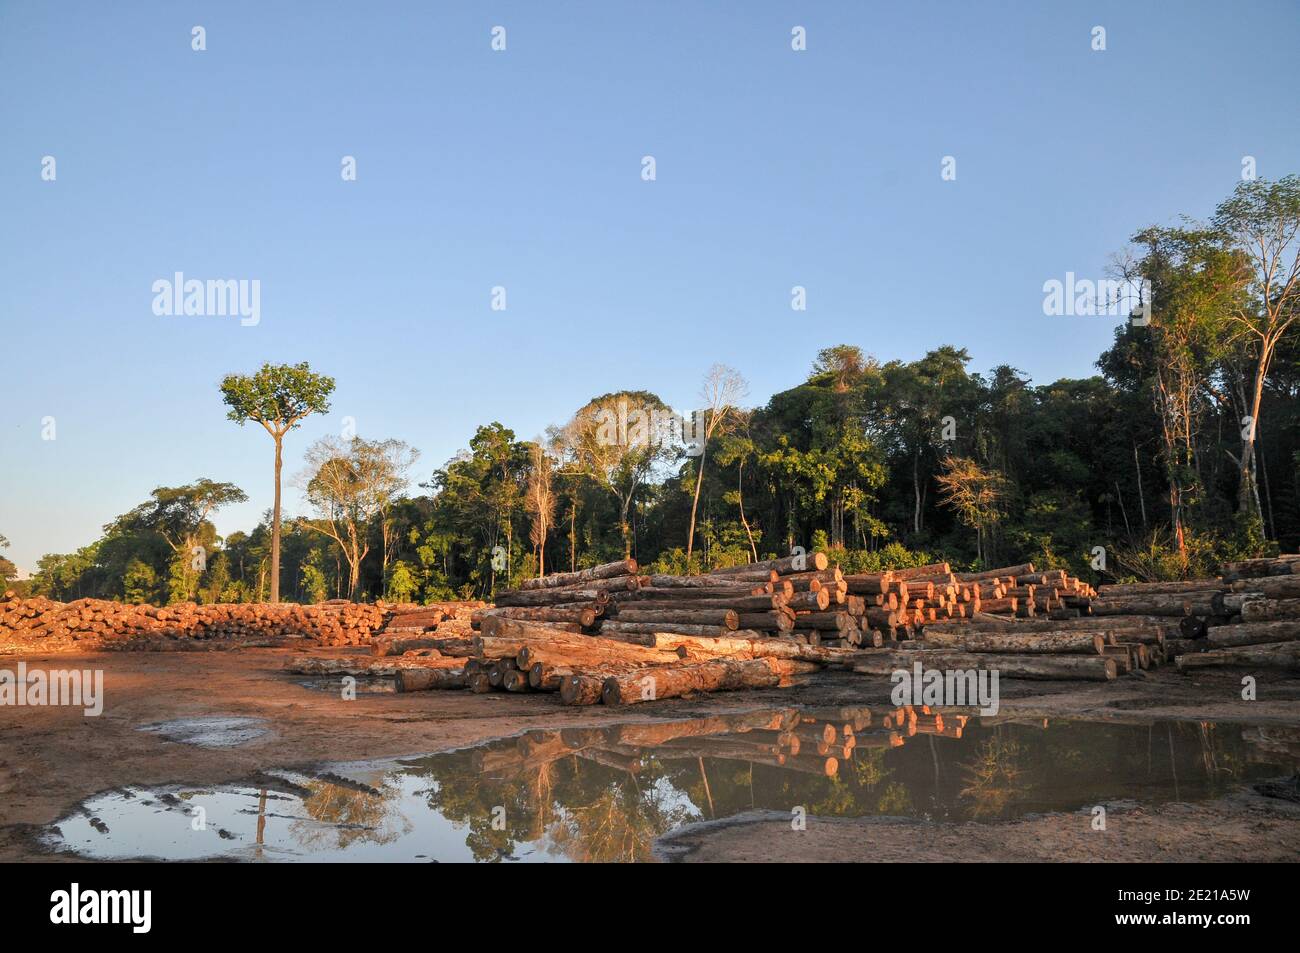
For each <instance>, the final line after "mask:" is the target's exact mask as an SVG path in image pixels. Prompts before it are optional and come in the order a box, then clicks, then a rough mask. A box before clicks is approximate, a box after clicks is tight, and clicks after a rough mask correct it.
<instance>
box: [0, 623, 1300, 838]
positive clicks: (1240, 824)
mask: <svg viewBox="0 0 1300 953" xmlns="http://www.w3.org/2000/svg"><path fill="white" fill-rule="evenodd" d="M340 651H348V650H340ZM290 654H293V653H291V652H289V651H288V650H276V649H248V650H243V651H238V652H202V653H195V652H166V653H145V652H128V653H100V654H94V655H82V656H75V655H57V656H49V657H41V656H29V657H26V658H24V659H22V660H23V661H25V662H26V663H27V666H28V668H29V670H30V669H35V668H47V669H69V668H74V667H75V668H93V669H102V670H103V671H104V691H105V705H104V711H103V714H102V715H100V716H99V717H89V718H88V717H85V716H84V714H83V713H82V711H81V710H80V709H73V708H52V707H46V708H29V707H8V706H0V861H17V860H32V859H40V860H56V859H57V860H73V859H75V858H70V857H67V856H64V855H52V854H49V853H47V852H45V851H44V850H43V849H42V848H41V847H40V846H39V845H38V844H37V842H36V840H35V836H34V835H35V833H36V831H37V830H38V829H39V828H40V827H42V826H44V825H47V824H51V823H53V822H55V821H56V820H57V819H58V818H60V817H61V816H63V815H65V814H67V813H68V812H69V811H71V810H72V809H73V808H75V807H76V806H77V805H78V804H79V803H80V802H82V801H83V800H85V799H86V798H87V797H89V796H91V795H93V794H96V793H99V792H102V791H106V790H110V789H114V788H118V787H121V786H124V785H160V784H167V783H186V784H215V783H219V782H227V781H237V780H241V779H247V778H249V777H252V776H254V775H256V774H257V772H259V771H268V770H276V769H283V768H306V767H310V766H312V765H316V764H320V763H322V762H335V761H352V760H362V759H371V758H382V757H400V756H404V755H416V754H425V753H429V752H433V751H438V750H444V749H449V748H457V747H463V746H466V745H471V744H475V743H478V742H481V741H484V740H487V739H490V738H495V737H501V736H504V735H511V734H515V733H517V732H520V731H523V730H526V729H529V728H539V727H547V728H555V727H562V726H569V725H580V724H597V725H599V724H610V723H613V722H615V721H629V720H637V719H653V718H683V717H694V716H698V715H704V714H715V713H718V712H723V711H740V710H745V709H753V708H768V707H781V706H788V705H812V706H821V705H840V704H862V705H881V706H884V705H888V704H889V700H888V695H889V687H890V686H889V683H888V681H887V680H884V679H873V678H867V677H864V676H858V675H851V674H848V673H840V672H825V673H820V674H818V675H815V676H812V677H810V678H809V679H807V680H806V681H805V682H804V683H803V684H800V685H798V686H795V687H793V688H789V689H770V690H765V691H752V692H742V693H732V694H716V695H708V696H699V697H696V698H690V699H673V700H668V701H661V702H657V703H654V704H652V705H646V706H640V707H637V708H629V709H610V708H605V707H603V706H599V705H598V706H594V707H591V708H565V707H563V706H561V705H560V704H559V703H558V699H557V698H556V697H555V696H551V695H510V694H506V693H492V694H487V695H473V694H470V693H468V692H422V693H417V694H410V695H385V694H376V695H366V694H362V695H359V696H358V697H357V699H356V700H354V701H344V700H343V699H341V698H340V697H338V696H337V695H334V694H329V693H325V692H318V691H313V690H310V689H307V688H304V687H302V686H301V685H300V684H298V681H299V677H296V676H291V675H286V674H285V673H284V672H283V671H282V665H283V663H284V660H285V658H286V656H288V655H290ZM18 661H19V659H18V658H17V657H15V656H7V657H5V658H3V659H0V668H6V669H10V670H13V669H14V667H15V666H16V664H17V662H18ZM1146 675H1147V677H1145V678H1132V677H1130V678H1121V679H1119V680H1117V681H1114V682H1109V683H1051V682H1017V681H1003V683H1002V686H1001V689H1002V713H1003V714H1004V715H1015V716H1024V717H1038V716H1046V717H1064V716H1085V717H1087V718H1090V719H1113V720H1118V721H1125V722H1139V721H1141V722H1145V721H1149V720H1154V719H1189V720H1205V721H1235V722H1248V723H1253V724H1285V725H1291V726H1300V679H1282V680H1273V681H1265V680H1261V682H1260V684H1259V691H1258V694H1259V700H1257V701H1251V702H1247V701H1243V700H1242V699H1241V697H1240V695H1241V685H1240V680H1239V678H1240V677H1239V676H1231V675H1224V674H1213V675H1208V674H1207V675H1197V676H1195V677H1190V678H1189V677H1185V676H1182V675H1179V674H1177V672H1176V671H1174V670H1173V668H1172V666H1170V667H1168V668H1163V669H1161V670H1159V671H1154V672H1150V673H1146ZM210 716H242V717H252V718H260V719H265V720H266V721H267V723H268V725H269V727H270V731H269V732H268V733H267V734H266V735H264V736H262V737H259V738H256V739H254V740H252V741H250V742H248V743H246V744H243V745H240V746H237V747H227V748H204V747H199V746H196V745H192V744H185V743H178V742H175V741H169V740H166V739H165V738H163V737H161V736H160V735H158V734H157V733H151V732H144V731H140V730H138V729H140V728H141V727H142V726H145V725H150V724H153V723H156V722H162V721H170V720H172V719H181V718H197V717H210ZM1088 822H1089V818H1088V816H1086V815H1081V814H1050V815H1043V816H1038V817H1029V818H1024V819H1021V820H1018V821H1008V822H999V823H993V824H937V823H929V822H924V821H915V820H905V819H889V818H886V819H880V818H871V819H860V820H843V819H838V820H833V821H829V820H828V821H820V820H817V819H811V820H810V821H809V824H808V829H807V830H806V831H800V832H792V831H791V830H790V823H789V819H788V818H787V817H781V818H773V817H764V816H752V817H742V818H733V819H731V820H729V821H727V822H719V823H716V824H710V825H696V826H694V827H692V828H688V829H686V830H684V831H681V832H678V833H676V834H673V835H670V836H669V837H667V838H664V839H663V841H662V849H661V853H662V855H663V856H665V857H671V858H672V859H681V860H688V861H690V860H696V861H725V860H780V861H798V860H804V861H823V860H824V861H829V860H971V861H976V860H1105V861H1111V860H1132V861H1142V860H1165V859H1169V860H1173V859H1177V860H1183V861H1187V860H1196V859H1204V860H1253V861H1259V860H1292V861H1294V860H1296V859H1297V858H1300V806H1298V805H1296V804H1293V803H1289V802H1287V801H1285V800H1279V799H1276V798H1265V797H1261V796H1259V795H1258V794H1255V793H1254V792H1253V791H1251V790H1250V789H1249V788H1244V787H1243V788H1242V789H1241V790H1240V791H1239V792H1237V793H1234V794H1233V795H1230V796H1228V797H1226V798H1222V799H1220V800H1217V801H1213V802H1206V803H1202V804H1196V805H1186V804H1167V805H1163V806H1161V807H1159V808H1153V807H1148V806H1143V805H1133V806H1132V807H1131V808H1126V809H1123V810H1121V811H1119V812H1118V813H1117V814H1116V815H1115V816H1114V817H1113V818H1112V820H1111V822H1110V824H1109V827H1108V832H1107V833H1105V834H1098V833H1096V832H1093V831H1092V830H1091V826H1090V824H1089V823H1088Z"/></svg>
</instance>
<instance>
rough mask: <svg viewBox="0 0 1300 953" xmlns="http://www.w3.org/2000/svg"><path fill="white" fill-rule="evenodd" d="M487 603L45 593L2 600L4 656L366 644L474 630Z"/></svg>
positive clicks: (0, 648)
mask: <svg viewBox="0 0 1300 953" xmlns="http://www.w3.org/2000/svg"><path fill="white" fill-rule="evenodd" d="M482 605H483V603H473V604H472V605H470V606H469V607H468V608H462V607H464V606H466V604H464V603H450V604H443V605H440V606H398V607H392V606H383V605H364V604H360V603H353V602H348V601H346V600H334V601H330V602H323V603H320V604H317V605H309V606H304V605H294V604H290V603H279V604H269V603H230V604H214V605H195V604H194V603H192V602H185V603H179V604H176V605H170V606H164V607H156V606H149V605H127V604H125V603H121V602H109V601H107V600H102V599H78V600H76V601H75V602H67V603H64V602H54V601H52V600H50V599H46V598H43V597H40V596H36V597H33V598H30V599H19V598H17V597H16V596H14V595H13V594H12V593H6V594H5V596H4V598H3V599H0V651H7V652H63V651H86V650H92V649H98V648H121V649H184V648H189V647H204V646H216V645H218V644H220V643H228V644H231V645H255V644H256V645H275V644H280V643H281V641H282V640H284V641H285V642H286V644H287V642H288V640H295V639H298V640H300V639H304V638H306V639H313V640H315V641H316V642H319V643H320V644H321V645H366V644H369V643H370V641H371V639H372V637H373V636H374V634H375V633H376V632H378V631H381V630H384V629H385V626H386V625H387V626H388V628H392V627H393V626H395V625H398V626H400V625H403V624H408V623H411V624H418V625H420V626H426V625H431V624H436V623H437V622H439V621H442V620H443V619H446V618H450V617H452V616H455V615H460V616H461V617H462V618H461V622H460V623H459V624H460V625H461V626H463V631H465V632H468V631H469V618H468V617H469V612H470V611H471V609H472V608H480V607H481V606H482Z"/></svg>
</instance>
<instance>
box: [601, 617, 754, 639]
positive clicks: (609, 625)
mask: <svg viewBox="0 0 1300 953" xmlns="http://www.w3.org/2000/svg"><path fill="white" fill-rule="evenodd" d="M731 631H738V630H731V629H726V628H724V627H723V626H720V625H676V624H673V625H665V624H663V623H657V622H620V621H618V620H616V619H606V620H605V621H603V622H601V624H600V633H601V635H646V634H653V633H655V632H676V633H678V634H680V635H713V636H717V635H722V634H723V633H724V632H731Z"/></svg>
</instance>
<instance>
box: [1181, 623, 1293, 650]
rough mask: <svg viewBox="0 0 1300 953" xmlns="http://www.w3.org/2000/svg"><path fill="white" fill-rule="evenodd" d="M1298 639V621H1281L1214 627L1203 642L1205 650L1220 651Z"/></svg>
mask: <svg viewBox="0 0 1300 953" xmlns="http://www.w3.org/2000/svg"><path fill="white" fill-rule="evenodd" d="M1298 639H1300V619H1281V620H1278V621H1276V622H1242V623H1239V624H1237V625H1216V626H1213V627H1212V628H1211V629H1210V630H1209V632H1208V633H1207V634H1206V636H1205V639H1204V641H1205V644H1206V647H1207V648H1211V649H1221V648H1231V647H1234V646H1238V645H1266V644H1268V643H1270V642H1294V641H1296V640H1298Z"/></svg>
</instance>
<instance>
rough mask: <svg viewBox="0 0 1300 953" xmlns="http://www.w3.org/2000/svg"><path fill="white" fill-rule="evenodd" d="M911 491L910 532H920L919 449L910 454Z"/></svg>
mask: <svg viewBox="0 0 1300 953" xmlns="http://www.w3.org/2000/svg"><path fill="white" fill-rule="evenodd" d="M912 493H913V494H914V495H915V497H916V502H915V505H914V506H913V509H912V532H914V533H920V532H921V451H920V450H917V451H916V453H914V454H912Z"/></svg>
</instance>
